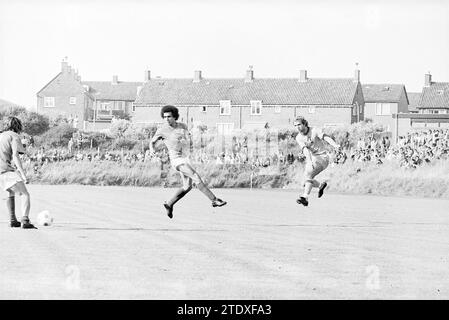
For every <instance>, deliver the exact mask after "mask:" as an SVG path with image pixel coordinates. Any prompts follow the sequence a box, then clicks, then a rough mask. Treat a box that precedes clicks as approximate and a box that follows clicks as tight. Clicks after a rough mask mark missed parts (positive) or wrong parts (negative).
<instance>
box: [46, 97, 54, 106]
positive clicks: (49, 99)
mask: <svg viewBox="0 0 449 320" xmlns="http://www.w3.org/2000/svg"><path fill="white" fill-rule="evenodd" d="M44 107H45V108H54V107H55V97H44Z"/></svg>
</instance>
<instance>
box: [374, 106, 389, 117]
mask: <svg viewBox="0 0 449 320" xmlns="http://www.w3.org/2000/svg"><path fill="white" fill-rule="evenodd" d="M388 115H391V110H390V104H389V103H376V116H388Z"/></svg>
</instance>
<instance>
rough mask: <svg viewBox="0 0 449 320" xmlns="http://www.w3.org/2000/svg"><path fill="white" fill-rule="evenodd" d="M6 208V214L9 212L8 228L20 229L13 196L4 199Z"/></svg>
mask: <svg viewBox="0 0 449 320" xmlns="http://www.w3.org/2000/svg"><path fill="white" fill-rule="evenodd" d="M6 207H7V208H8V212H9V220H10V226H11V227H12V228H17V227H20V222H19V221H17V218H16V202H15V197H14V196H12V197H8V198H7V199H6Z"/></svg>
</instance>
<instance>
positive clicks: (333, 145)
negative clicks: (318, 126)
mask: <svg viewBox="0 0 449 320" xmlns="http://www.w3.org/2000/svg"><path fill="white" fill-rule="evenodd" d="M323 140H324V141H326V142H327V143H329V144H330V145H331V146H332V147H333V148H334V149H336V150H338V149H340V145H339V144H338V143H336V142H335V141H334V139H332V137H330V136H328V135H327V134H324V135H323Z"/></svg>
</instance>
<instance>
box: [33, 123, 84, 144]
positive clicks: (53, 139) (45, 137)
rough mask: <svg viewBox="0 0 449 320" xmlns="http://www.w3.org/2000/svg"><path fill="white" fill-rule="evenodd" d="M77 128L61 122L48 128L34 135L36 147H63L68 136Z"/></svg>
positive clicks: (66, 142)
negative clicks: (38, 134)
mask: <svg viewBox="0 0 449 320" xmlns="http://www.w3.org/2000/svg"><path fill="white" fill-rule="evenodd" d="M77 131H78V130H77V129H75V128H73V127H72V126H71V125H69V124H62V125H59V126H56V127H53V128H51V129H49V130H48V131H47V132H45V133H44V134H42V135H41V136H38V137H36V139H35V143H36V146H38V147H47V148H48V147H50V148H57V147H65V146H67V144H68V142H69V140H70V138H71V137H72V136H73V134H74V133H75V132H77Z"/></svg>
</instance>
